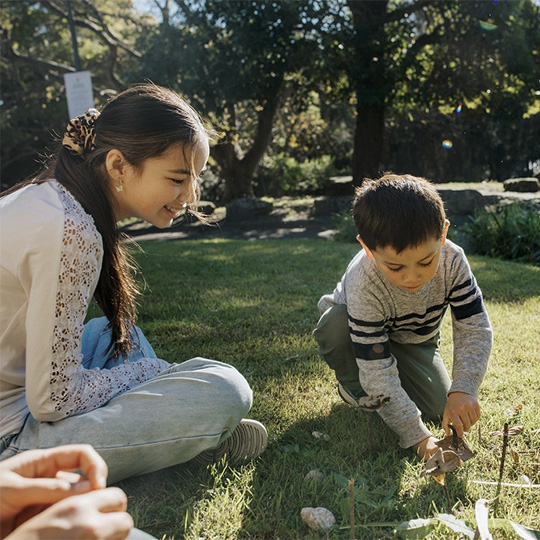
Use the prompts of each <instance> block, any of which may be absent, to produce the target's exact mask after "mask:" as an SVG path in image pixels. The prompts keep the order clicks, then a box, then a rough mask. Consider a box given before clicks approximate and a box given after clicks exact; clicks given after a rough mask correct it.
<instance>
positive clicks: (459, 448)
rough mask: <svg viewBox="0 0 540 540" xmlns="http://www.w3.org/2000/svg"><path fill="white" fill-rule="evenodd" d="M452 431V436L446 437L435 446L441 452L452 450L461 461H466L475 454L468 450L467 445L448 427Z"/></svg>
mask: <svg viewBox="0 0 540 540" xmlns="http://www.w3.org/2000/svg"><path fill="white" fill-rule="evenodd" d="M450 428H451V429H452V431H453V435H448V436H446V437H445V438H444V439H441V440H440V441H437V446H439V447H440V448H442V449H443V450H453V451H454V452H455V453H456V454H457V455H458V456H459V458H460V459H461V461H467V460H468V459H471V458H472V457H474V456H475V455H476V454H475V453H474V452H473V451H472V450H471V449H470V448H469V446H468V445H467V443H466V442H465V441H464V440H463V439H462V438H461V437H458V436H457V435H456V432H455V430H454V427H453V426H450Z"/></svg>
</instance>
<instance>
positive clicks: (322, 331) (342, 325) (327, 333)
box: [313, 304, 350, 346]
mask: <svg viewBox="0 0 540 540" xmlns="http://www.w3.org/2000/svg"><path fill="white" fill-rule="evenodd" d="M313 336H314V337H315V340H316V341H317V343H319V345H321V346H322V345H323V344H324V343H325V342H327V341H328V340H330V341H336V340H338V341H341V340H344V339H346V340H349V339H350V334H349V320H348V315H347V306H346V305H344V304H338V305H336V306H332V307H330V308H328V309H327V310H326V311H325V312H324V313H323V314H322V315H321V317H320V319H319V322H318V323H317V328H315V330H314V331H313Z"/></svg>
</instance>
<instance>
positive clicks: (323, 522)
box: [300, 506, 336, 531]
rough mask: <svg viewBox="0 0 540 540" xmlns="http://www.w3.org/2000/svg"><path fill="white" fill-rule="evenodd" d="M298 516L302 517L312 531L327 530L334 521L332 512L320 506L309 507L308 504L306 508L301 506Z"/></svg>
mask: <svg viewBox="0 0 540 540" xmlns="http://www.w3.org/2000/svg"><path fill="white" fill-rule="evenodd" d="M300 517H301V518H302V521H303V522H304V523H305V524H306V525H307V526H308V527H309V528H310V529H313V530H314V531H327V530H328V529H330V528H331V527H332V526H333V525H334V524H335V523H336V518H335V517H334V514H332V512H330V510H328V509H327V508H323V507H322V506H319V507H318V508H311V507H309V506H308V507H307V508H302V510H301V512H300Z"/></svg>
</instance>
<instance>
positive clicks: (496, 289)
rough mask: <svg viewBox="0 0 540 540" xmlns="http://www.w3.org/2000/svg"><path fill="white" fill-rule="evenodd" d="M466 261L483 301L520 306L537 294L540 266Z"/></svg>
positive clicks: (483, 259)
mask: <svg viewBox="0 0 540 540" xmlns="http://www.w3.org/2000/svg"><path fill="white" fill-rule="evenodd" d="M470 260H471V268H472V270H473V272H474V274H475V276H476V279H477V281H478V284H479V286H480V288H481V289H482V294H483V295H484V298H485V300H487V301H490V302H512V303H516V302H518V303H520V302H524V301H525V300H527V299H529V298H534V297H537V296H539V295H540V267H538V266H533V265H530V264H523V263H517V262H511V261H501V260H499V259H492V258H489V257H480V256H474V257H471V259H470Z"/></svg>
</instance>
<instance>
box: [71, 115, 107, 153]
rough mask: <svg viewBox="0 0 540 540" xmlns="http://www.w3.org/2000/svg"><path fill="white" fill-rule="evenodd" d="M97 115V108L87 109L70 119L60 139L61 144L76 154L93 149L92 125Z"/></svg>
mask: <svg viewBox="0 0 540 540" xmlns="http://www.w3.org/2000/svg"><path fill="white" fill-rule="evenodd" d="M98 116H99V111H98V110H97V109H88V110H87V111H86V112H85V113H84V114H81V115H79V116H77V117H76V118H73V120H70V121H69V122H68V125H67V127H66V132H65V133H64V138H63V139H62V146H63V147H64V148H67V149H68V150H69V151H70V152H71V153H72V154H74V155H77V156H82V155H84V154H86V153H87V152H91V151H92V150H94V148H95V147H96V144H95V141H96V131H95V129H94V126H95V124H96V120H97V118H98Z"/></svg>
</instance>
